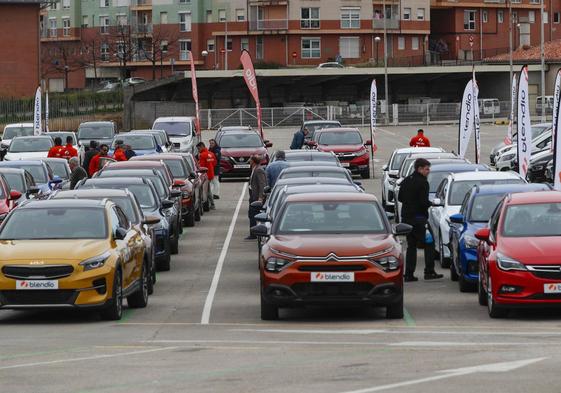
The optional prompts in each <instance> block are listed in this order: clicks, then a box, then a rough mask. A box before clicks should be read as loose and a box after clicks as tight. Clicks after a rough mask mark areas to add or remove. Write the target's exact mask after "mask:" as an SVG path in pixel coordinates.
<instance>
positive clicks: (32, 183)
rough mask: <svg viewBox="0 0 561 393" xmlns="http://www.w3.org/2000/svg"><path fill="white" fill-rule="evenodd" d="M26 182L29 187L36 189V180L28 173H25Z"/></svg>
mask: <svg viewBox="0 0 561 393" xmlns="http://www.w3.org/2000/svg"><path fill="white" fill-rule="evenodd" d="M25 182H26V183H27V187H35V179H33V176H31V175H30V174H29V173H28V172H26V173H25Z"/></svg>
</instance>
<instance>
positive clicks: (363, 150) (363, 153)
mask: <svg viewBox="0 0 561 393" xmlns="http://www.w3.org/2000/svg"><path fill="white" fill-rule="evenodd" d="M367 153H368V152H367V151H366V148H364V147H363V148H362V149H360V150H359V151H357V152H355V155H356V156H357V157H360V156H363V155H365V154H367Z"/></svg>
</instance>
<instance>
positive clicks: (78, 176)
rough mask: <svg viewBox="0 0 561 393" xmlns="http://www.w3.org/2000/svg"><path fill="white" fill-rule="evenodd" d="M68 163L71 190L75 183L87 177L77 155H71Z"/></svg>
mask: <svg viewBox="0 0 561 393" xmlns="http://www.w3.org/2000/svg"><path fill="white" fill-rule="evenodd" d="M68 165H69V166H70V171H71V172H70V179H69V180H70V189H71V190H73V189H74V187H76V184H77V183H78V182H79V181H80V180H82V179H87V178H88V173H87V172H86V170H85V169H84V168H82V167H81V166H80V160H79V159H78V157H72V158H70V160H68Z"/></svg>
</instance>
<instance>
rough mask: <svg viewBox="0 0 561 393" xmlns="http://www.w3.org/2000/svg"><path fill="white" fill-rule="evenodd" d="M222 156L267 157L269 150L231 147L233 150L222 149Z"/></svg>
mask: <svg viewBox="0 0 561 393" xmlns="http://www.w3.org/2000/svg"><path fill="white" fill-rule="evenodd" d="M220 152H221V154H222V156H228V157H247V156H252V155H254V154H255V155H262V156H263V155H266V154H267V149H265V148H264V147H236V148H234V147H231V148H224V147H223V148H222V150H221V151H220Z"/></svg>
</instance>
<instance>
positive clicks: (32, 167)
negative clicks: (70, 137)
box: [0, 160, 62, 198]
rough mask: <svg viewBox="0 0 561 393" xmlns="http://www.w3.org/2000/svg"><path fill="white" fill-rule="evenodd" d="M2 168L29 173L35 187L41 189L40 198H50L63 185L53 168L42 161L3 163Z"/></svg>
mask: <svg viewBox="0 0 561 393" xmlns="http://www.w3.org/2000/svg"><path fill="white" fill-rule="evenodd" d="M0 167H3V168H19V169H25V170H26V171H27V172H29V173H30V174H31V176H33V180H35V185H36V186H37V187H38V188H39V193H38V195H37V197H38V198H43V197H46V196H48V195H49V194H50V193H51V191H53V190H55V189H57V188H58V186H59V185H60V184H61V183H62V178H61V177H60V176H55V175H54V174H53V171H52V170H51V168H49V166H48V165H47V164H46V163H45V162H43V161H41V160H37V161H32V160H16V161H1V162H0Z"/></svg>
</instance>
